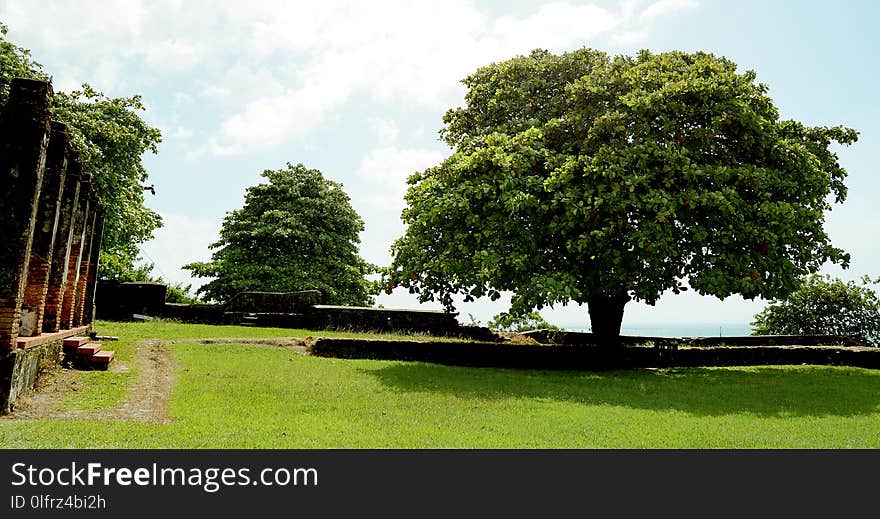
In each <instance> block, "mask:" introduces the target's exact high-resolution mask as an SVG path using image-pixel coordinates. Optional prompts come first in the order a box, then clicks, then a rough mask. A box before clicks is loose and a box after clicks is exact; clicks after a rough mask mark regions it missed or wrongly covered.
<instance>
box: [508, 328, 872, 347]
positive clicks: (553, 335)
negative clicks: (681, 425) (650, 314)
mask: <svg viewBox="0 0 880 519" xmlns="http://www.w3.org/2000/svg"><path fill="white" fill-rule="evenodd" d="M522 335H525V336H526V337H530V338H532V339H534V340H536V341H538V342H539V343H542V344H571V345H590V344H592V345H595V344H596V338H595V336H594V335H593V334H592V333H589V332H569V331H564V330H532V331H528V332H523V334H522ZM620 342H621V344H622V345H624V346H640V345H651V346H659V347H667V348H672V347H684V346H690V347H705V346H730V347H735V346H867V344H866V343H865V342H864V341H863V340H861V339H859V338H858V337H846V336H838V335H741V336H731V337H645V336H637V335H621V336H620Z"/></svg>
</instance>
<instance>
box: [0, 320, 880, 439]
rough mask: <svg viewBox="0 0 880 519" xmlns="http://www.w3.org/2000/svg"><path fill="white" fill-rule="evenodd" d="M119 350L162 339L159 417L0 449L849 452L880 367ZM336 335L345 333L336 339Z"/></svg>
mask: <svg viewBox="0 0 880 519" xmlns="http://www.w3.org/2000/svg"><path fill="white" fill-rule="evenodd" d="M98 330H99V332H100V333H101V334H112V335H119V336H120V338H121V339H122V340H120V341H119V342H115V343H108V344H112V347H113V348H114V349H116V350H117V351H118V352H119V355H120V358H121V359H122V360H129V361H130V359H131V356H132V352H133V351H134V345H135V343H136V341H137V340H140V339H142V338H161V339H164V340H171V339H173V340H174V341H175V342H174V343H173V344H170V346H169V347H170V348H171V349H172V352H173V355H174V357H175V359H176V362H177V364H178V369H177V372H176V384H175V387H174V391H173V394H172V396H171V398H170V414H171V419H172V421H171V423H169V424H163V425H158V424H148V423H137V422H116V421H86V420H10V419H3V420H0V446H3V447H26V448H43V447H99V448H100V447H122V448H166V447H167V448H171V447H174V448H190V447H193V448H250V447H262V448H346V447H352V448H391V447H400V448H429V447H430V448H434V447H437V448H453V447H460V448H475V447H479V448H502V447H503V448H535V447H546V448H563V447H565V448H608V447H614V448H657V447H670V448H722V447H723V448H820V447H824V448H850V447H870V448H876V447H880V372H877V371H871V370H865V369H858V368H843V367H840V368H838V367H816V366H790V367H779V366H776V367H755V368H691V369H667V370H633V371H614V372H601V373H579V372H549V371H523V370H507V369H489V368H461V367H447V366H439V365H432V364H425V363H410V362H394V361H368V360H342V359H328V358H318V357H307V356H302V355H298V354H296V353H294V351H293V350H291V349H289V348H279V347H273V346H265V345H243V344H200V343H198V342H197V341H195V340H192V339H197V338H210V337H238V338H246V337H250V338H256V337H290V336H296V337H305V336H308V335H319V334H320V335H330V334H327V333H325V332H309V331H304V330H288V329H272V328H248V327H232V326H224V327H220V326H198V325H180V324H174V323H165V322H151V323H138V324H134V323H132V324H121V323H100V324H99V327H98ZM333 335H348V336H352V335H353V334H333ZM136 375H137V373H136V372H133V371H130V372H126V373H108V372H88V373H82V374H81V376H82V378H83V380H84V382H85V385H84V387H83V388H82V390H81V391H77V392H76V393H77V394H75V395H71V396H70V397H68V399H67V400H65V402H64V405H65V406H69V407H71V408H95V407H105V406H112V405H115V404H116V403H118V402H119V401H121V399H123V398H124V397H125V394H126V391H127V388H128V385H129V384H130V383H131V380H133V379H134V377H136Z"/></svg>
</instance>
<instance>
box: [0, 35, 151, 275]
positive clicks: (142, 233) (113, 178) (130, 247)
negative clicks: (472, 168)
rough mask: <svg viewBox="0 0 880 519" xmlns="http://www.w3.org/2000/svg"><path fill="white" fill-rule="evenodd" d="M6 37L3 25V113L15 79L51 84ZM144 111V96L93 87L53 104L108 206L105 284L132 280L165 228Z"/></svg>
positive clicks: (103, 252) (0, 81)
mask: <svg viewBox="0 0 880 519" xmlns="http://www.w3.org/2000/svg"><path fill="white" fill-rule="evenodd" d="M6 32H7V29H6V26H5V25H3V24H2V23H0V107H2V106H3V105H4V104H5V102H6V97H7V96H8V93H9V82H10V81H11V79H12V78H13V77H33V78H39V79H45V80H49V79H51V78H50V77H49V76H48V75H47V74H46V73H45V72H44V71H43V68H42V66H41V65H40V64H39V63H37V62H36V61H34V60H33V59H32V57H31V55H30V52H29V51H28V50H27V49H24V48H22V47H19V46H17V45H15V44H13V43H11V42H9V41H7V40H6V38H5V36H6ZM143 110H144V106H143V104H142V103H141V98H140V96H137V95H135V96H131V97H120V98H111V97H107V96H106V95H104V94H102V93H101V92H99V91H97V90H95V89H94V88H92V87H90V86H89V85H83V87H82V89H81V90H78V91H75V92H69V93H65V92H56V93H55V96H54V98H53V100H52V117H53V118H54V119H55V120H58V121H60V122H63V123H65V124H66V125H67V128H68V132H69V134H70V136H71V140H72V142H73V145H74V148H75V149H76V150H77V151H78V152H79V153H80V155H81V158H82V162H83V169H84V171H87V172H89V173H92V174H93V175H94V179H95V184H96V186H97V190H98V193H99V194H100V196H101V198H102V200H103V202H104V207H105V209H106V217H105V223H104V239H103V243H102V246H101V262H100V268H101V270H100V273H99V274H100V275H101V277H105V278H107V277H109V278H117V279H123V280H128V279H133V276H134V275H135V273H136V272H137V271H138V268H137V267H136V266H135V263H136V261H137V260H138V259H139V258H138V255H139V251H138V245H139V244H141V243H143V242H145V241H147V240H149V239H151V238H152V237H153V231H154V230H155V229H157V228H159V227H161V226H162V218H161V217H160V216H159V214H158V213H156V212H154V211H152V210H150V209H149V208H147V207H145V206H144V192H143V186H142V184H143V183H144V182H146V180H147V171H146V169H145V168H144V166H143V163H142V161H141V157H142V156H143V154H144V153H146V152H148V151H149V152H152V153H156V151H157V148H156V147H157V145H158V144H159V142H160V141H161V134H160V132H159V130H158V129H156V128H153V127H151V126H149V125H148V124H147V123H146V122H144V120H143V119H142V118H141V116H140V114H139V112H141V111H143Z"/></svg>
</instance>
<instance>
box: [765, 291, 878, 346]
mask: <svg viewBox="0 0 880 519" xmlns="http://www.w3.org/2000/svg"><path fill="white" fill-rule="evenodd" d="M875 283H880V278H878V279H877V280H873V281H872V280H871V278H870V277H868V276H865V277H863V278H862V283H861V285H860V284H857V283H856V282H854V281H848V282H844V281H842V280H840V279H832V278H831V276H824V277H823V276H820V275H818V274H814V275H812V276H809V277H807V278H806V279H805V280H804V282H803V285H801V287H800V288H798V289H797V290H796V291H795V292H793V293H792V294H790V295H789V296H788V297H786V298H784V299H781V300H776V301H772V302H771V303H770V305H769V306H768V307H767V308H765V309H764V310H762V311H761V312H760V313H759V314H757V315H755V320H754V322H752V330H753V333H754V334H756V335H843V336H853V337H859V338H861V339H862V340H864V341H866V342H867V343H868V344H871V345H874V346H880V298H878V297H877V293H876V292H875V291H874V290H872V289H871V288H870V285H871V284H875Z"/></svg>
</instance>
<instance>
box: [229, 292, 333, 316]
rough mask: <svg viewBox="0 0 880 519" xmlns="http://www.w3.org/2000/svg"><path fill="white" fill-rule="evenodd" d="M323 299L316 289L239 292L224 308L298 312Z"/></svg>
mask: <svg viewBox="0 0 880 519" xmlns="http://www.w3.org/2000/svg"><path fill="white" fill-rule="evenodd" d="M323 300H324V297H323V294H321V292H319V291H318V290H303V291H300V292H239V293H238V294H236V295H235V296H234V297H233V298H232V299H230V300H229V301H228V302H227V303H226V305H225V308H226V311H227V312H244V313H253V312H259V313H279V314H280V313H285V314H298V313H303V312H305V311H306V310H307V309H308V308H309V307H311V306H313V305H318V304H321V303H322V302H323Z"/></svg>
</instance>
